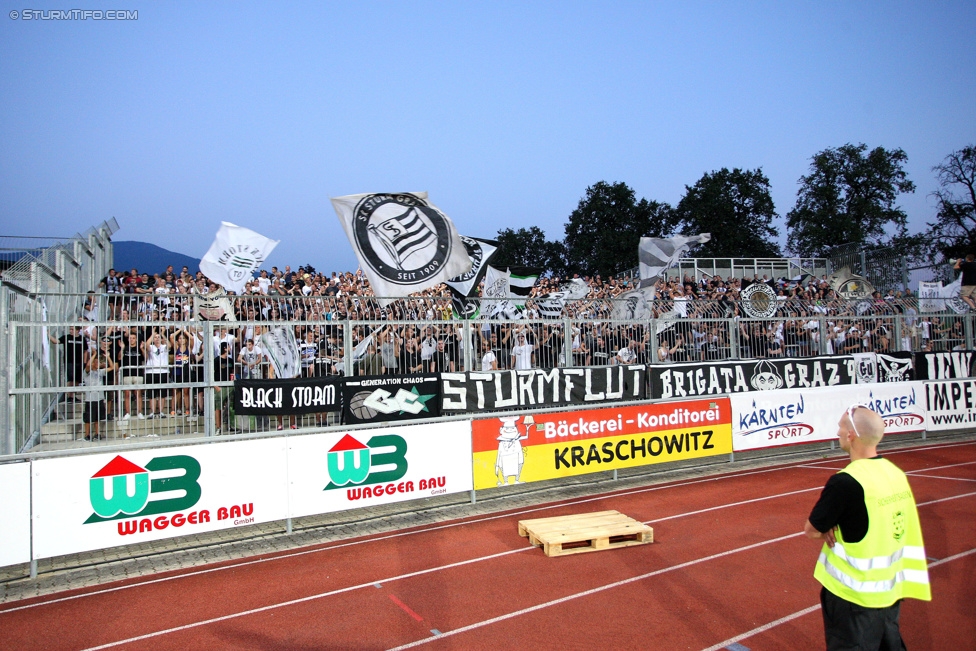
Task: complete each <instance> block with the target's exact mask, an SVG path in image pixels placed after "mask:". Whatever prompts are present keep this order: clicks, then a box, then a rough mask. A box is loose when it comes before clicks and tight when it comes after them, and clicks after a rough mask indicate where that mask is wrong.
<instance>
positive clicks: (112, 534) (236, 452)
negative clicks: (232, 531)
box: [32, 438, 288, 558]
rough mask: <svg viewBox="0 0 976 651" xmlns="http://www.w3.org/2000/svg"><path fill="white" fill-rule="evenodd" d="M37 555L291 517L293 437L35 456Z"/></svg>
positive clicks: (35, 540) (35, 546)
mask: <svg viewBox="0 0 976 651" xmlns="http://www.w3.org/2000/svg"><path fill="white" fill-rule="evenodd" d="M32 466H33V470H32V472H33V480H32V499H33V518H34V520H33V522H34V557H35V558H49V557H51V556H61V555H63V554H73V553H77V552H83V551H89V550H92V549H104V548H107V547H115V546H117V545H130V544H133V543H140V542H147V541H150V540H159V539H161V538H172V537H174V536H185V535H190V534H194V533H203V532H205V531H213V530H215V529H226V528H230V527H240V526H244V525H248V524H256V523H259V522H269V521H272V520H280V519H283V518H286V517H288V500H287V486H288V477H287V464H286V463H285V439H283V438H276V439H263V440H255V441H233V442H228V443H221V444H219V445H187V446H180V447H173V448H158V449H141V450H128V451H126V452H124V453H122V454H92V455H86V456H81V457H63V458H59V459H39V460H36V461H34V462H33V464H32Z"/></svg>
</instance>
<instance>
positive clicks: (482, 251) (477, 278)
mask: <svg viewBox="0 0 976 651" xmlns="http://www.w3.org/2000/svg"><path fill="white" fill-rule="evenodd" d="M461 241H462V242H464V249H465V251H466V252H467V254H468V258H469V259H470V260H471V269H470V270H469V271H468V272H467V273H464V274H461V275H460V276H457V277H456V278H451V279H450V280H448V281H447V283H446V284H447V286H448V287H450V288H451V299H452V301H453V304H454V311H455V312H457V315H458V317H460V318H462V319H475V318H477V317H478V313H479V312H480V310H481V303H480V301H477V300H473V301H469V300H468V298H469V297H470V296H473V295H474V294H475V293H477V291H478V285H479V284H480V283H481V279H482V278H483V277H484V275H485V272H486V271H487V269H488V261H489V260H490V259H491V257H492V256H493V255H495V252H496V251H497V250H498V242H495V241H494V240H483V239H480V238H477V237H467V236H466V235H462V236H461Z"/></svg>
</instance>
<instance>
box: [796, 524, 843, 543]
mask: <svg viewBox="0 0 976 651" xmlns="http://www.w3.org/2000/svg"><path fill="white" fill-rule="evenodd" d="M835 529H837V527H836V526H835V527H833V528H831V529H828V530H827V531H824V532H820V531H818V530H817V528H816V527H815V526H813V525H812V524H810V521H809V520H807V521H806V522H805V523H804V525H803V533H805V534H806V536H807V538H813V539H814V540H823V541H824V542H826V543H827V546H828V547H833V546H834V543H836V542H837V539H836V538H835V537H834V530H835Z"/></svg>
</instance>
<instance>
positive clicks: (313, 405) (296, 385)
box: [234, 377, 342, 416]
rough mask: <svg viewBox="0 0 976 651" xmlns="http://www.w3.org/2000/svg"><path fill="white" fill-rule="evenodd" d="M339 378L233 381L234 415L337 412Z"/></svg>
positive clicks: (338, 404)
mask: <svg viewBox="0 0 976 651" xmlns="http://www.w3.org/2000/svg"><path fill="white" fill-rule="evenodd" d="M340 381H341V379H340V378H338V377H310V378H292V379H288V380H235V381H234V411H235V412H236V413H237V415H239V416H287V415H288V414H314V413H320V412H326V411H339V410H340V409H341V408H342V405H341V404H340V402H339V397H340V393H339V383H340Z"/></svg>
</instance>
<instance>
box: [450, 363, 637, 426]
mask: <svg viewBox="0 0 976 651" xmlns="http://www.w3.org/2000/svg"><path fill="white" fill-rule="evenodd" d="M646 377H647V367H645V366H644V365H643V364H627V365H623V364H621V365H620V366H605V367H602V366H601V367H597V368H553V369H531V370H525V371H494V372H490V373H477V372H471V373H441V396H442V400H441V411H442V412H443V413H444V414H445V415H446V414H451V413H471V412H479V411H485V410H488V411H491V410H497V409H522V408H535V409H538V408H540V407H542V408H545V407H558V406H561V405H593V404H594V403H600V402H622V401H624V400H639V399H641V398H644V397H645V396H646V395H647V392H646V387H645V381H646V380H645V378H646Z"/></svg>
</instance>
